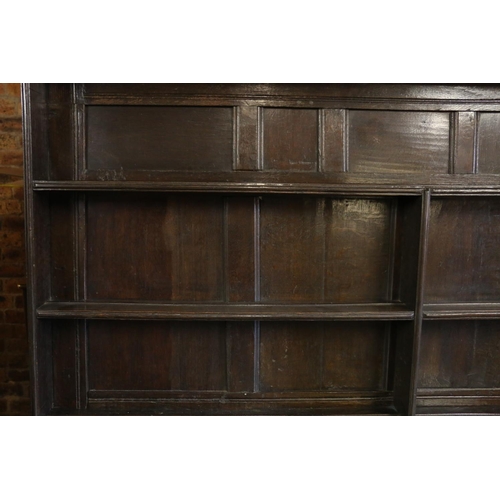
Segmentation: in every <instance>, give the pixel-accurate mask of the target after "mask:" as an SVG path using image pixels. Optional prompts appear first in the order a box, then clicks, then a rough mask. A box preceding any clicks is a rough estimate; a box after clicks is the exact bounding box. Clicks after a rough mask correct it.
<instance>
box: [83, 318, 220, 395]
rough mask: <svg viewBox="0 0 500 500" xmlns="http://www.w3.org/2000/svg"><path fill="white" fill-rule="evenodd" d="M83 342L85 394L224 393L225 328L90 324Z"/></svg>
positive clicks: (193, 324)
mask: <svg viewBox="0 0 500 500" xmlns="http://www.w3.org/2000/svg"><path fill="white" fill-rule="evenodd" d="M88 339H89V340H88V342H89V345H88V360H89V388H90V389H94V390H185V391H210V390H225V389H226V333H225V324H224V323H215V322H212V323H201V322H180V323H179V322H142V321H130V322H123V321H95V322H90V323H89V332H88Z"/></svg>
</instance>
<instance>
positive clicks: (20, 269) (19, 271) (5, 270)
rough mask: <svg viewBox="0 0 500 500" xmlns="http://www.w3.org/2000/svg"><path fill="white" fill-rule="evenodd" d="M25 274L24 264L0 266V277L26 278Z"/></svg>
mask: <svg viewBox="0 0 500 500" xmlns="http://www.w3.org/2000/svg"><path fill="white" fill-rule="evenodd" d="M25 274H26V271H25V268H24V264H0V276H5V277H8V278H11V277H14V276H24V275H25Z"/></svg>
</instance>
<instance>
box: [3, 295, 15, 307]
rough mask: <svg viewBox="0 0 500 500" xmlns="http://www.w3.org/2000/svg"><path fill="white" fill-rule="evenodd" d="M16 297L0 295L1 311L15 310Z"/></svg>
mask: <svg viewBox="0 0 500 500" xmlns="http://www.w3.org/2000/svg"><path fill="white" fill-rule="evenodd" d="M13 308H14V297H13V296H12V295H0V309H13Z"/></svg>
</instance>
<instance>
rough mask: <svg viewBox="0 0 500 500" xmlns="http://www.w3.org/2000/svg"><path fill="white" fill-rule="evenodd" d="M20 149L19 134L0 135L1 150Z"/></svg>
mask: <svg viewBox="0 0 500 500" xmlns="http://www.w3.org/2000/svg"><path fill="white" fill-rule="evenodd" d="M21 147H22V142H21V136H20V135H19V134H12V133H10V134H9V133H7V134H6V133H2V134H0V148H1V149H14V150H16V149H20V148H21Z"/></svg>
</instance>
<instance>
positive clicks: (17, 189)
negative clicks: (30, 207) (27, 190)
mask: <svg viewBox="0 0 500 500" xmlns="http://www.w3.org/2000/svg"><path fill="white" fill-rule="evenodd" d="M12 196H13V197H14V198H15V199H16V200H19V201H24V186H23V184H22V182H21V183H19V184H16V185H15V186H13V187H12Z"/></svg>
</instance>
